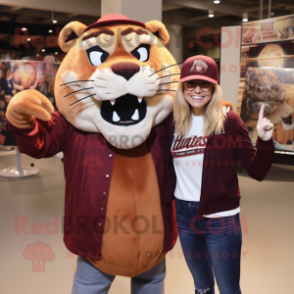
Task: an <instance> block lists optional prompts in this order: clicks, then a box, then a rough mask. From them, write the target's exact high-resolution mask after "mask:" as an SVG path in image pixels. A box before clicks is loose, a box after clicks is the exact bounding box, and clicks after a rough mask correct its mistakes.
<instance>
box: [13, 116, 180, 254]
mask: <svg viewBox="0 0 294 294" xmlns="http://www.w3.org/2000/svg"><path fill="white" fill-rule="evenodd" d="M172 119H173V118H172V115H170V116H169V117H168V118H167V119H166V120H165V121H164V122H162V123H161V124H159V125H157V126H155V127H154V128H152V129H151V133H150V135H149V137H148V139H147V143H148V146H149V148H150V151H151V154H152V157H153V160H154V163H155V169H156V174H157V179H158V185H159V190H160V196H161V210H162V215H163V222H164V248H163V251H168V250H171V249H172V248H173V246H174V244H175V242H176V239H177V229H176V221H175V212H174V208H173V204H172V200H173V193H174V188H175V174H174V169H173V163H172V158H171V155H170V152H169V150H170V146H171V143H172V139H173V126H172ZM8 125H9V127H10V129H11V130H12V132H13V134H14V136H15V138H16V140H17V145H18V147H19V150H20V152H22V153H25V154H27V155H29V156H32V157H34V158H43V157H51V156H53V155H55V154H56V153H58V152H60V151H63V152H64V174H65V181H66V190H65V219H64V243H65V245H66V246H67V248H68V249H69V250H70V251H71V252H73V253H75V254H77V255H80V256H86V257H91V258H96V259H101V254H100V252H101V246H102V236H103V230H104V224H105V220H106V209H104V208H106V207H107V201H108V194H109V188H110V181H111V175H112V169H113V162H114V157H115V150H116V148H114V147H113V146H112V145H110V144H109V143H108V142H107V141H106V140H105V138H104V137H103V135H102V134H100V133H87V132H83V131H80V130H78V129H76V128H75V127H73V126H72V125H71V124H70V123H69V122H67V120H66V119H65V118H64V117H63V116H62V115H61V114H60V113H59V112H54V113H53V114H52V118H51V120H50V121H49V122H43V121H41V120H38V119H34V122H33V124H32V126H31V127H29V128H27V129H18V128H16V127H14V126H13V125H11V124H10V123H9V122H8ZM81 198H83V201H80V199H81Z"/></svg>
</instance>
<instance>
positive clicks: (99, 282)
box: [72, 257, 166, 294]
mask: <svg viewBox="0 0 294 294" xmlns="http://www.w3.org/2000/svg"><path fill="white" fill-rule="evenodd" d="M165 273H166V271H165V258H164V259H163V260H162V261H161V262H159V263H158V264H157V265H156V266H154V267H153V268H152V269H150V270H148V271H146V272H144V273H142V274H140V275H138V276H136V277H134V278H132V279H131V293H132V294H150V293H154V294H163V293H164V278H165ZM114 278H115V276H112V275H108V274H105V273H103V272H101V271H100V270H98V269H97V268H96V267H95V266H94V265H92V263H91V262H90V261H89V260H88V259H87V258H83V257H79V258H78V265H77V270H76V273H75V276H74V284H73V289H72V294H106V293H108V291H109V289H110V286H111V284H112V282H113V280H114Z"/></svg>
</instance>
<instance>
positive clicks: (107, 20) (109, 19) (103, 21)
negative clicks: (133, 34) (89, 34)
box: [84, 13, 146, 32]
mask: <svg viewBox="0 0 294 294" xmlns="http://www.w3.org/2000/svg"><path fill="white" fill-rule="evenodd" d="M118 23H121V24H134V25H137V26H140V27H142V28H144V29H146V26H145V24H144V23H143V22H140V21H137V20H132V19H130V18H128V17H126V16H125V15H122V14H114V13H110V14H106V15H104V16H102V17H100V18H99V19H98V20H97V21H96V22H94V23H92V24H91V25H89V26H88V27H86V29H85V31H84V32H86V31H87V30H89V29H91V28H97V27H101V26H104V25H112V24H118Z"/></svg>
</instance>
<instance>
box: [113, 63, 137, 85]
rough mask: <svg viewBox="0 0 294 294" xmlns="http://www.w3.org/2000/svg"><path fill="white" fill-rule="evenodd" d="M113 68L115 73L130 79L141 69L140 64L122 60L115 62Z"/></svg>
mask: <svg viewBox="0 0 294 294" xmlns="http://www.w3.org/2000/svg"><path fill="white" fill-rule="evenodd" d="M111 69H112V71H113V72H114V73H115V74H117V75H119V76H122V77H124V78H125V79H126V80H127V81H128V80H129V79H130V78H131V77H132V76H133V75H134V74H136V73H137V72H139V71H140V66H139V65H138V64H136V63H132V62H120V63H116V64H114V65H113V66H112V67H111Z"/></svg>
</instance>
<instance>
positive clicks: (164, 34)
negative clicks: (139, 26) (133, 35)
mask: <svg viewBox="0 0 294 294" xmlns="http://www.w3.org/2000/svg"><path fill="white" fill-rule="evenodd" d="M145 25H146V28H147V30H149V31H150V32H152V33H153V34H154V35H155V36H156V37H157V38H158V39H159V40H160V41H161V43H162V44H163V45H164V46H166V45H167V44H168V42H169V33H168V31H167V29H166V27H165V25H164V24H163V23H162V22H160V21H158V20H151V21H148V22H146V23H145Z"/></svg>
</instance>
